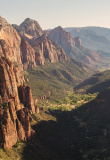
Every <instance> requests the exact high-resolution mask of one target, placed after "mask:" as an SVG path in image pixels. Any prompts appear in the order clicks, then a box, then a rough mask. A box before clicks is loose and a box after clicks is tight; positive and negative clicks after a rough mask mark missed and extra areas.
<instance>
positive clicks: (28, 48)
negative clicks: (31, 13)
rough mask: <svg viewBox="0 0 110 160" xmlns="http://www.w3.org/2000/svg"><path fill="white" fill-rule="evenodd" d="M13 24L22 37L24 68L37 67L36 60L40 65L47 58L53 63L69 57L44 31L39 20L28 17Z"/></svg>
mask: <svg viewBox="0 0 110 160" xmlns="http://www.w3.org/2000/svg"><path fill="white" fill-rule="evenodd" d="M12 26H13V27H14V28H15V29H16V31H17V32H18V33H19V35H20V36H21V37H22V41H21V51H22V63H23V65H24V69H27V68H30V67H35V62H36V63H37V64H38V65H44V62H45V60H46V59H47V60H49V61H50V62H51V63H54V62H57V61H59V60H63V59H64V60H67V59H68V57H67V55H66V54H65V52H64V50H63V49H62V48H61V47H60V46H58V45H57V44H56V43H54V42H52V40H51V39H49V38H48V37H47V36H46V34H44V33H43V31H42V29H41V27H40V26H39V24H38V22H37V21H34V20H32V19H30V18H27V19H26V20H25V21H24V22H23V23H21V25H20V26H17V25H12ZM24 39H25V40H24ZM27 41H28V42H27ZM29 44H30V45H29ZM33 49H34V50H33Z"/></svg>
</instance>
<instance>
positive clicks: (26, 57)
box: [21, 39, 36, 70]
mask: <svg viewBox="0 0 110 160" xmlns="http://www.w3.org/2000/svg"><path fill="white" fill-rule="evenodd" d="M21 52H22V55H21V60H22V63H23V67H24V70H26V69H28V68H33V67H36V62H35V51H34V49H33V48H32V47H31V46H30V44H29V43H28V42H27V41H26V40H25V39H22V41H21Z"/></svg>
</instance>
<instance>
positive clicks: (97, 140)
mask: <svg viewBox="0 0 110 160" xmlns="http://www.w3.org/2000/svg"><path fill="white" fill-rule="evenodd" d="M0 24H1V27H0V75H1V76H0V159H1V160H4V159H5V160H15V159H17V160H21V159H22V160H30V159H33V160H34V159H37V160H51V159H53V160H72V159H75V160H103V159H105V160H109V159H110V148H109V145H110V140H109V139H110V125H109V124H110V118H109V114H110V107H109V104H110V70H109V68H110V53H109V39H107V38H108V36H109V34H108V36H107V30H106V29H104V30H103V32H102V29H101V28H94V27H93V28H91V27H90V28H88V27H87V28H84V29H83V28H81V29H79V30H78V29H76V28H75V29H74V28H66V29H63V28H62V27H60V26H59V27H56V28H54V29H50V30H44V31H43V30H42V28H41V27H40V25H39V24H38V22H37V21H36V20H32V19H30V18H26V19H25V20H24V21H23V22H22V23H21V24H20V25H16V24H13V25H10V24H9V23H8V22H7V21H6V20H5V19H3V18H2V17H0ZM98 29H99V30H98ZM91 30H92V31H91ZM67 31H68V32H67ZM96 32H97V34H96ZM101 32H102V34H101ZM108 32H109V30H108ZM78 33H79V35H77V34H78ZM73 34H74V36H75V37H73ZM87 36H88V38H87ZM104 36H105V37H104ZM80 38H81V39H80ZM85 39H86V42H85ZM87 43H90V48H89V45H88V44H87ZM87 46H88V48H89V49H88V48H86V47H87ZM96 46H97V47H96ZM100 46H101V48H100ZM95 47H96V48H95ZM93 48H94V49H93ZM99 48H100V49H99ZM104 48H106V49H104ZM91 49H92V50H91ZM101 71H102V72H101Z"/></svg>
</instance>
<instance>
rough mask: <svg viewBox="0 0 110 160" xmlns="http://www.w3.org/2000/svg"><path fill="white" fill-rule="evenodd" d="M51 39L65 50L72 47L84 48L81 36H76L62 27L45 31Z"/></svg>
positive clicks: (67, 50)
mask: <svg viewBox="0 0 110 160" xmlns="http://www.w3.org/2000/svg"><path fill="white" fill-rule="evenodd" d="M45 33H47V35H48V36H49V38H50V39H52V40H53V41H55V42H56V43H57V44H58V45H60V46H61V47H62V48H63V49H64V50H65V52H66V53H67V52H69V51H70V50H71V48H72V47H78V48H83V46H82V43H81V40H80V38H78V37H77V38H74V37H72V36H71V34H70V33H69V32H66V31H65V30H63V28H62V27H60V26H59V27H57V28H55V29H53V30H50V31H45Z"/></svg>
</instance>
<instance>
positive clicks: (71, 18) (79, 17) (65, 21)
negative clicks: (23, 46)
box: [0, 0, 110, 30]
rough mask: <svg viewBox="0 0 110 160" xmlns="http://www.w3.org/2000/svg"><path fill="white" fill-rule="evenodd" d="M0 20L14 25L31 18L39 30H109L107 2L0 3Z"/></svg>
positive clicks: (14, 0)
mask: <svg viewBox="0 0 110 160" xmlns="http://www.w3.org/2000/svg"><path fill="white" fill-rule="evenodd" d="M0 16H2V17H3V18H5V19H6V20H7V21H8V22H9V23H10V24H17V25H20V24H21V23H22V22H23V21H24V20H25V19H26V18H31V19H34V20H36V21H37V22H38V23H39V24H40V26H41V28H42V29H43V30H44V29H53V28H55V27H57V26H62V27H63V28H64V27H84V26H100V27H105V28H110V0H0Z"/></svg>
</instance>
